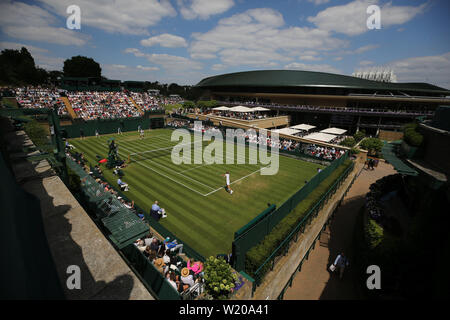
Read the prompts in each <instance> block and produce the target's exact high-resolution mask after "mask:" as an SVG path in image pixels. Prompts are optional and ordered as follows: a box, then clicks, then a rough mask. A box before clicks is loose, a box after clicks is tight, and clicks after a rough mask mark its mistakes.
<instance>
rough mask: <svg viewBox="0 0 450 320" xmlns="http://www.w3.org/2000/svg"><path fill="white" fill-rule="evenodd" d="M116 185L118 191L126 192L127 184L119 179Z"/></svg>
mask: <svg viewBox="0 0 450 320" xmlns="http://www.w3.org/2000/svg"><path fill="white" fill-rule="evenodd" d="M117 184H118V185H119V187H120V190H122V191H128V184H127V183H125V182H123V181H122V180H121V179H120V178H119V179H117Z"/></svg>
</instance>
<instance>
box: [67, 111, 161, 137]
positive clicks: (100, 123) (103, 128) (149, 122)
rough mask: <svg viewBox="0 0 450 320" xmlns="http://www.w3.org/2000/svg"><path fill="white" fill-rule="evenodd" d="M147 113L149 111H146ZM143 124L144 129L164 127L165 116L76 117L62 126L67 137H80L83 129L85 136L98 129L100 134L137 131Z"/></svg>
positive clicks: (92, 134)
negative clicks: (90, 118)
mask: <svg viewBox="0 0 450 320" xmlns="http://www.w3.org/2000/svg"><path fill="white" fill-rule="evenodd" d="M146 114H147V113H146ZM139 126H141V128H142V129H143V130H147V129H156V128H163V127H164V118H163V117H161V118H158V117H155V118H149V117H148V116H144V117H137V118H123V119H98V120H87V121H85V120H83V119H76V120H74V122H73V124H71V125H68V126H61V130H62V131H63V136H64V137H65V138H79V137H80V134H81V130H83V134H84V136H86V137H88V136H94V135H95V131H96V130H97V131H98V133H99V134H111V133H117V131H118V129H119V128H120V130H121V131H122V132H128V131H136V130H137V129H138V127H139Z"/></svg>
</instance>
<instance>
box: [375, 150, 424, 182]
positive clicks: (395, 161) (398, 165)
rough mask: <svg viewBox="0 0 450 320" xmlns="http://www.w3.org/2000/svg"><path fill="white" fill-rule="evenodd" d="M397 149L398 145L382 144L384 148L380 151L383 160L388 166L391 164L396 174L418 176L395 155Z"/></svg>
mask: <svg viewBox="0 0 450 320" xmlns="http://www.w3.org/2000/svg"><path fill="white" fill-rule="evenodd" d="M397 147H398V144H395V143H384V146H383V148H382V150H381V152H382V153H383V157H384V159H385V160H386V161H387V162H389V163H390V164H392V166H393V167H394V168H395V170H397V172H398V173H401V174H405V175H410V176H417V175H418V173H417V171H416V170H414V169H412V168H411V167H409V166H408V165H406V164H405V163H404V162H403V160H401V159H400V158H399V157H398V156H397V154H396V149H397Z"/></svg>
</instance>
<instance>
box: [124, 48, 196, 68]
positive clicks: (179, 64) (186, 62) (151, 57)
mask: <svg viewBox="0 0 450 320" xmlns="http://www.w3.org/2000/svg"><path fill="white" fill-rule="evenodd" d="M125 53H131V54H133V55H134V56H136V57H140V58H146V59H147V60H148V61H149V62H151V63H154V64H157V65H159V66H161V67H162V68H164V69H165V70H166V71H170V72H183V71H186V70H201V69H203V65H202V64H201V63H200V62H197V61H192V60H190V59H188V58H185V57H180V56H174V55H169V54H166V53H144V52H142V51H140V50H139V49H136V48H128V49H126V50H125Z"/></svg>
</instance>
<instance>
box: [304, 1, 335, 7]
mask: <svg viewBox="0 0 450 320" xmlns="http://www.w3.org/2000/svg"><path fill="white" fill-rule="evenodd" d="M308 2H312V3H314V4H315V5H316V6H317V5H320V4H324V3H328V2H330V0H308Z"/></svg>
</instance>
